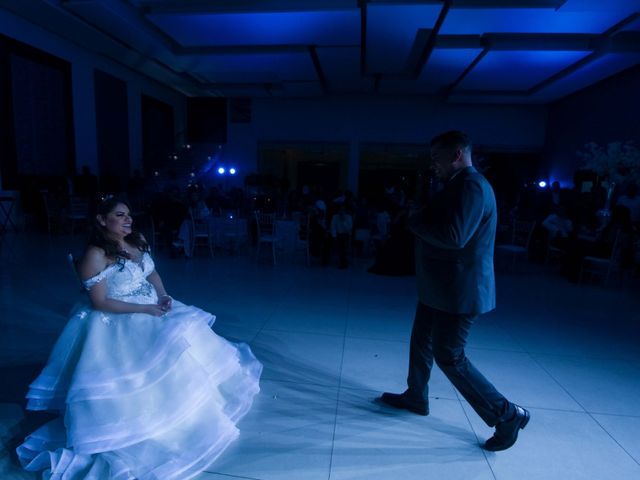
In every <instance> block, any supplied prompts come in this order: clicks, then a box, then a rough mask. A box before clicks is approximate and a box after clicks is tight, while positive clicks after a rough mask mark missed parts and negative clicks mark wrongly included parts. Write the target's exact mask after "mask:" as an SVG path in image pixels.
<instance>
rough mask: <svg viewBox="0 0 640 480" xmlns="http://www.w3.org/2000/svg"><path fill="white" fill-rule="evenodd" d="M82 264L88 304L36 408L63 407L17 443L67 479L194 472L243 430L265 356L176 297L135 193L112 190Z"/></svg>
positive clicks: (27, 462) (51, 473) (34, 467)
mask: <svg viewBox="0 0 640 480" xmlns="http://www.w3.org/2000/svg"><path fill="white" fill-rule="evenodd" d="M97 210H98V212H97V216H96V224H95V226H94V228H93V233H92V235H91V237H90V240H89V246H88V248H87V251H86V253H85V255H84V257H83V258H82V260H81V262H80V263H79V265H78V272H79V275H80V277H81V279H82V281H83V284H84V286H85V288H86V289H87V291H88V297H89V302H87V303H86V304H84V305H80V306H78V307H77V308H76V309H75V311H74V313H73V315H72V317H71V319H70V320H69V322H68V324H67V325H66V327H65V328H64V330H63V332H62V334H61V335H60V338H59V339H58V341H57V342H56V344H55V346H54V348H53V351H52V352H51V355H50V357H49V360H48V362H47V365H46V366H45V367H44V369H43V371H42V373H41V374H40V376H39V377H38V378H37V379H36V380H35V381H34V382H33V383H32V384H31V385H30V388H29V392H28V393H27V399H28V404H27V408H28V409H31V410H48V411H54V412H59V413H60V417H59V418H57V419H56V420H53V421H51V422H49V423H47V424H45V425H44V426H42V427H41V428H39V429H38V430H36V431H35V432H33V433H32V434H31V435H29V436H28V437H27V438H26V439H25V441H24V443H23V444H22V445H20V447H18V449H17V453H18V457H19V459H20V461H21V463H22V464H23V466H24V467H25V468H26V469H27V470H30V471H38V470H44V473H43V478H45V479H52V480H53V479H60V480H79V479H92V480H94V479H95V480H107V479H109V480H120V479H123V480H130V479H139V480H143V479H144V480H147V479H149V480H171V479H179V480H185V479H188V478H192V477H193V476H195V475H197V474H198V473H200V472H202V471H203V470H204V469H205V468H206V467H207V466H208V465H209V464H210V463H212V462H213V461H214V460H215V459H216V458H217V457H218V456H219V455H220V454H221V453H222V452H223V450H224V449H225V448H226V447H227V446H228V445H229V443H230V442H232V441H233V440H234V439H235V438H236V437H237V436H238V429H237V427H236V425H235V424H236V423H237V422H238V420H239V419H240V418H242V416H243V415H244V414H245V413H247V411H248V410H249V408H250V407H251V403H252V401H253V397H254V396H255V395H256V394H257V393H258V391H259V386H258V381H259V377H260V374H261V371H262V365H261V364H260V363H259V362H258V361H257V360H256V359H255V357H254V356H253V354H252V353H251V350H250V349H249V347H248V346H247V345H244V344H239V345H236V344H232V343H230V342H228V341H226V340H225V339H223V338H221V337H219V336H217V335H216V334H215V333H214V332H213V331H212V330H211V328H210V327H211V325H212V324H213V322H214V320H215V316H213V315H211V314H209V313H207V312H205V311H203V310H200V309H198V308H196V307H193V306H188V305H184V304H182V303H180V302H178V301H176V300H172V298H171V297H170V296H168V295H167V292H166V291H165V288H164V286H163V283H162V280H161V278H160V275H158V272H157V271H156V270H155V269H154V264H153V260H152V259H151V256H150V255H149V247H148V244H147V242H146V241H145V239H144V237H142V235H140V234H139V233H137V232H135V231H133V230H132V220H131V216H130V212H129V207H128V206H127V205H126V203H124V202H122V201H119V200H117V199H115V198H113V197H112V198H107V199H106V200H104V201H102V202H101V203H100V204H99V206H98V209H97Z"/></svg>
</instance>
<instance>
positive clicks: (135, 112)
mask: <svg viewBox="0 0 640 480" xmlns="http://www.w3.org/2000/svg"><path fill="white" fill-rule="evenodd" d="M0 32H2V33H3V34H4V35H6V36H8V37H10V38H13V39H15V40H17V41H19V42H23V43H25V44H27V45H31V46H33V47H35V48H38V49H40V50H42V51H44V52H47V53H50V54H52V55H55V56H56V57H59V58H61V59H63V60H66V61H68V62H69V63H71V76H72V79H71V82H72V97H73V99H72V102H73V124H74V139H75V145H74V147H75V156H76V165H77V166H78V167H80V166H82V165H88V166H89V167H90V168H91V169H92V171H93V172H97V171H98V151H97V138H96V110H95V90H94V81H93V76H94V70H95V69H99V70H102V71H104V72H107V73H109V74H110V75H113V76H114V77H116V78H119V79H121V80H122V81H124V82H126V87H127V102H128V109H127V111H128V113H127V114H128V123H129V145H128V148H129V158H130V160H131V164H130V168H131V169H134V168H140V167H141V166H142V140H141V139H142V134H141V106H140V104H141V96H142V95H143V94H147V95H150V96H153V97H155V98H157V99H159V100H162V101H164V102H165V103H168V104H170V105H171V106H173V108H174V111H175V112H176V127H175V128H176V131H181V130H183V129H184V121H183V119H184V110H185V98H184V96H183V95H181V94H179V93H177V92H175V91H173V90H171V89H169V88H166V87H164V86H162V85H160V84H158V83H155V82H152V81H150V80H149V79H148V78H146V77H142V76H141V75H138V74H136V73H133V72H132V71H131V70H129V69H126V68H123V67H121V66H119V65H118V64H116V63H115V62H111V61H109V60H108V59H106V58H105V57H103V56H98V55H93V54H91V53H88V52H87V51H86V50H84V49H82V48H81V47H80V46H78V45H76V44H73V43H71V42H68V41H66V40H63V39H61V38H60V37H58V36H56V35H52V34H51V33H49V32H47V31H46V30H44V29H42V28H40V27H37V26H35V25H33V24H31V23H29V22H27V21H25V20H24V19H22V18H20V17H17V16H15V15H12V14H11V13H9V12H7V11H6V10H4V9H0Z"/></svg>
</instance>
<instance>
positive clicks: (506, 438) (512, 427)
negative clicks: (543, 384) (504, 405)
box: [483, 405, 531, 452]
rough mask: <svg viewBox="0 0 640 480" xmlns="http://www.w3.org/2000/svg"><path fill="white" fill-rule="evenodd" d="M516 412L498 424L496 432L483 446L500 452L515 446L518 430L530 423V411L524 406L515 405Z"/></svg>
mask: <svg viewBox="0 0 640 480" xmlns="http://www.w3.org/2000/svg"><path fill="white" fill-rule="evenodd" d="M515 407H516V413H515V415H514V416H513V417H512V418H511V419H510V420H506V421H504V422H500V423H499V424H498V425H496V432H495V433H494V434H493V437H491V438H490V439H489V440H487V441H486V442H485V443H484V445H483V448H484V449H485V450H489V451H491V452H499V451H500V450H506V449H507V448H510V447H511V446H513V444H514V443H516V440H517V439H518V431H519V430H522V429H523V428H524V427H526V426H527V423H529V418H530V417H531V416H530V415H529V412H528V411H527V410H525V409H524V408H522V407H520V406H518V405H515Z"/></svg>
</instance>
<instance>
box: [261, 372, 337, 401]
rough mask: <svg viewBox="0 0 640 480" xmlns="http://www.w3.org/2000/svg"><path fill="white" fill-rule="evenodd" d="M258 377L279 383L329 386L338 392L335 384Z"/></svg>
mask: <svg viewBox="0 0 640 480" xmlns="http://www.w3.org/2000/svg"><path fill="white" fill-rule="evenodd" d="M260 379H261V380H266V381H268V382H272V383H280V384H284V385H305V386H313V387H322V388H325V389H327V388H330V389H335V390H336V394H337V393H338V386H337V385H327V384H326V383H316V382H298V381H294V380H286V379H276V378H264V377H261V378H260ZM336 398H337V397H336Z"/></svg>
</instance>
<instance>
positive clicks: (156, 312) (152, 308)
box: [142, 303, 167, 317]
mask: <svg viewBox="0 0 640 480" xmlns="http://www.w3.org/2000/svg"><path fill="white" fill-rule="evenodd" d="M142 313H146V314H148V315H153V316H154V317H161V316H162V315H164V314H165V313H167V312H166V311H165V310H163V309H162V307H161V306H160V305H158V304H155V303H152V304H150V305H143V307H142Z"/></svg>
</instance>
